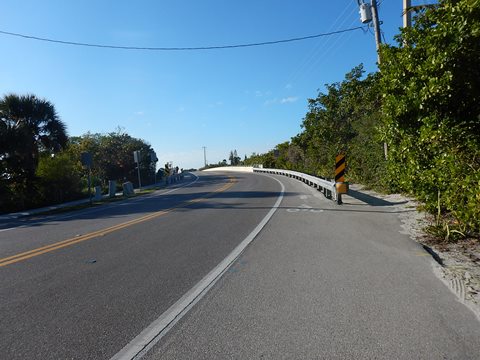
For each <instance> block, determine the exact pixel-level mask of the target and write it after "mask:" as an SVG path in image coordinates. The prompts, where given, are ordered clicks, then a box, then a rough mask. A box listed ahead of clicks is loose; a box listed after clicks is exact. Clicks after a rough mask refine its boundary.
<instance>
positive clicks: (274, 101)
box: [263, 98, 278, 106]
mask: <svg viewBox="0 0 480 360" xmlns="http://www.w3.org/2000/svg"><path fill="white" fill-rule="evenodd" d="M277 102H278V99H277V98H275V99H269V100H266V101H265V102H264V103H263V105H266V106H268V105H272V104H275V103H277Z"/></svg>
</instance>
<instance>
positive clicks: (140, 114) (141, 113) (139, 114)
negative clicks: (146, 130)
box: [135, 111, 145, 116]
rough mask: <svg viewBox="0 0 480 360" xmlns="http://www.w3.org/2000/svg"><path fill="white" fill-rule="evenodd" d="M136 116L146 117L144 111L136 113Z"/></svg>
mask: <svg viewBox="0 0 480 360" xmlns="http://www.w3.org/2000/svg"><path fill="white" fill-rule="evenodd" d="M135 115H137V116H143V115H145V112H144V111H137V112H135Z"/></svg>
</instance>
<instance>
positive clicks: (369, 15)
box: [357, 0, 405, 160]
mask: <svg viewBox="0 0 480 360" xmlns="http://www.w3.org/2000/svg"><path fill="white" fill-rule="evenodd" d="M357 3H358V6H359V8H360V21H361V22H362V23H363V24H368V23H369V22H370V21H372V22H373V30H374V33H375V44H376V48H377V63H378V65H380V44H381V43H382V36H381V33H380V20H379V19H378V8H377V1H376V0H371V2H370V5H368V4H367V3H365V0H357ZM404 4H405V2H404ZM383 152H384V155H385V160H387V159H388V145H387V143H383Z"/></svg>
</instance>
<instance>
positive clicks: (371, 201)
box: [347, 189, 408, 206]
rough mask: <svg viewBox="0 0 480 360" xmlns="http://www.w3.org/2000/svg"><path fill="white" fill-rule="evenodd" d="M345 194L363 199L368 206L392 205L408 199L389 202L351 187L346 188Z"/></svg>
mask: <svg viewBox="0 0 480 360" xmlns="http://www.w3.org/2000/svg"><path fill="white" fill-rule="evenodd" d="M347 195H349V196H351V197H353V198H355V199H357V200H360V201H363V202H364V203H366V204H368V205H370V206H393V205H400V204H406V203H407V202H408V201H399V202H390V201H387V200H383V199H380V198H378V197H375V196H372V195H368V194H365V193H362V192H360V191H356V190H352V189H349V190H348V194H347Z"/></svg>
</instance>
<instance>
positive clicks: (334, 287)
mask: <svg viewBox="0 0 480 360" xmlns="http://www.w3.org/2000/svg"><path fill="white" fill-rule="evenodd" d="M197 175H198V178H197ZM197 175H192V176H190V177H189V178H188V179H185V181H184V182H182V183H180V184H178V185H177V187H176V188H170V189H167V190H162V191H158V192H155V193H153V194H151V195H148V196H145V197H138V198H134V199H130V200H127V201H122V202H117V203H112V204H109V205H105V206H102V207H98V208H91V209H86V210H82V211H79V212H75V213H66V214H60V215H56V216H45V217H41V216H39V217H37V218H29V219H23V220H14V221H12V222H9V223H4V224H2V226H1V227H0V272H1V277H0V282H1V287H0V288H1V290H0V310H1V317H0V322H1V323H0V339H1V340H0V353H1V354H2V357H4V358H7V359H32V358H41V359H110V358H112V357H116V358H128V357H129V356H130V354H136V353H138V351H137V350H138V346H139V344H146V343H148V344H149V345H148V346H147V347H145V348H144V350H143V351H142V352H140V353H139V355H140V356H143V358H145V359H250V358H252V359H253V358H262V359H280V358H285V359H305V358H339V359H340V358H352V359H354V358H355V359H358V358H365V359H367V358H368V359H370V358H384V359H392V358H402V359H403V358H411V359H418V358H431V359H439V358H448V359H451V358H455V359H475V358H478V354H480V341H479V339H480V322H479V321H478V319H477V318H476V317H475V315H474V314H473V313H472V312H471V311H470V310H469V309H467V308H466V307H465V306H464V305H462V304H461V303H459V302H458V301H457V299H456V297H455V296H454V295H453V294H452V293H451V292H450V291H449V290H448V289H447V288H446V287H445V286H444V285H443V283H442V282H441V281H440V280H438V279H437V278H436V276H435V275H434V273H433V270H432V269H433V266H432V261H433V260H432V259H431V258H430V257H429V256H426V255H427V254H426V253H425V251H424V250H423V249H422V248H421V247H420V246H419V245H418V244H416V243H414V242H413V241H411V240H410V239H409V238H408V237H407V236H405V235H402V234H401V233H400V230H401V228H400V221H399V218H398V214H397V213H396V212H397V211H398V208H397V207H396V206H395V204H390V203H386V202H381V201H380V202H378V201H377V202H372V203H371V204H368V203H365V202H361V201H350V202H349V201H348V199H347V201H345V204H344V205H342V206H339V205H336V204H334V203H333V202H331V201H329V200H327V199H325V198H324V197H323V195H321V194H320V193H319V192H318V191H317V190H315V189H312V188H309V187H307V186H306V185H304V184H302V183H300V182H298V181H297V180H293V179H289V178H286V177H281V176H270V175H268V176H267V175H259V174H247V173H235V174H234V173H228V174H227V173H206V174H205V173H201V174H197ZM252 234H254V235H255V236H254V235H252ZM249 236H250V237H252V236H254V238H253V242H251V243H250V245H248V247H247V248H246V249H245V251H244V252H243V253H242V254H241V256H240V257H238V258H237V259H236V260H235V261H234V262H233V264H232V266H230V267H228V268H227V269H226V272H223V271H221V269H220V273H221V275H222V276H219V277H215V278H214V279H213V278H211V274H212V271H213V270H215V269H218V266H219V264H222V262H224V261H225V259H226V258H228V257H229V256H232V255H231V254H232V251H238V246H239V244H244V243H245V240H246V239H247V240H248V239H249ZM250 240H252V239H250ZM227 263H228V262H227ZM209 276H210V277H209ZM205 279H210V280H208V281H209V283H208V284H209V286H208V287H207V290H209V291H208V292H202V293H201V295H200V296H198V297H197V300H195V302H193V303H192V304H191V306H190V307H187V309H186V310H189V311H188V312H186V311H183V312H181V313H179V315H178V316H177V315H175V316H177V318H176V319H175V321H174V322H173V323H172V324H173V326H171V327H167V328H166V329H164V330H163V332H162V333H160V334H159V335H158V336H156V338H150V339H147V340H145V339H143V340H142V339H139V338H142V337H144V335H141V336H139V334H146V333H150V334H151V333H152V331H147V330H152V329H153V332H155V330H156V329H160V328H158V327H156V326H157V325H158V323H159V319H160V320H162V319H164V318H165V314H170V313H171V310H172V308H177V307H178V306H177V305H178V303H179V299H185V296H186V295H188V294H192V289H194V290H195V289H198V286H199V283H202V281H205ZM208 284H207V285H208ZM196 301H198V302H196ZM162 316H163V318H162ZM182 316H183V317H182ZM152 324H153V325H152ZM146 329H147V330H146ZM162 329H163V328H162ZM167 330H168V332H167ZM142 341H143V343H142Z"/></svg>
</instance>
